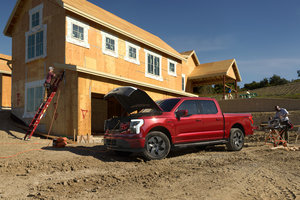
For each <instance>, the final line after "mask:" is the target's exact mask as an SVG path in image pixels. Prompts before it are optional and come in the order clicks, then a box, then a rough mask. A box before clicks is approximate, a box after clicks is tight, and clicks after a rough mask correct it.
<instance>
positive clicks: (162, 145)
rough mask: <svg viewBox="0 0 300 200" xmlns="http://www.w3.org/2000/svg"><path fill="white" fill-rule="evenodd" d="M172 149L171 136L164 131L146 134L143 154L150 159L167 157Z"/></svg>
mask: <svg viewBox="0 0 300 200" xmlns="http://www.w3.org/2000/svg"><path fill="white" fill-rule="evenodd" d="M170 149H171V145H170V140H169V138H168V137H167V136H166V135H165V134H164V133H162V132H159V131H153V132H150V133H149V134H148V135H147V136H146V140H145V146H144V150H143V155H144V157H145V158H146V159H148V160H160V159H164V158H165V157H167V155H168V154H169V152H170Z"/></svg>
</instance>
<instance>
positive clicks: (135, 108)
mask: <svg viewBox="0 0 300 200" xmlns="http://www.w3.org/2000/svg"><path fill="white" fill-rule="evenodd" d="M109 98H115V99H116V100H117V101H118V102H119V103H120V104H121V105H122V107H123V108H124V109H125V111H126V112H127V113H126V115H125V116H118V117H113V118H111V119H108V120H106V122H105V135H104V144H105V146H106V147H107V149H110V150H113V151H117V152H141V153H142V154H143V156H144V157H145V158H146V159H149V160H153V159H163V158H165V157H166V156H167V155H168V154H169V152H170V150H171V149H172V148H174V147H185V146H195V145H202V146H207V145H218V144H226V146H227V149H228V150H232V151H239V150H241V149H242V148H243V146H244V138H245V136H247V135H251V134H253V127H252V125H253V120H252V115H251V114H244V113H243V114H242V113H238V114H231V113H230V114H229V113H222V111H221V109H220V106H219V104H218V102H217V101H216V100H215V99H212V98H203V97H180V98H170V99H164V100H160V101H157V102H154V101H153V100H152V99H151V98H150V97H149V96H148V94H147V93H146V92H144V91H142V90H140V89H137V88H134V87H120V88H116V89H114V90H112V91H111V92H109V93H108V94H107V95H106V96H105V99H109Z"/></svg>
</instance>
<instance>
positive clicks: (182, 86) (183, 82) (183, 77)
mask: <svg viewBox="0 0 300 200" xmlns="http://www.w3.org/2000/svg"><path fill="white" fill-rule="evenodd" d="M181 89H182V91H185V74H182V75H181Z"/></svg>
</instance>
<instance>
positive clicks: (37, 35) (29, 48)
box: [25, 4, 47, 62]
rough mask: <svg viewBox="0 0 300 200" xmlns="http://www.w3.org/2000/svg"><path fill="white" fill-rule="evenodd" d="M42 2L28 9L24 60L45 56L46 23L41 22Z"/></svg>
mask: <svg viewBox="0 0 300 200" xmlns="http://www.w3.org/2000/svg"><path fill="white" fill-rule="evenodd" d="M42 16H43V4H40V5H38V6H36V7H34V8H33V9H31V10H30V11H29V21H30V27H29V28H30V29H29V31H27V32H26V33H25V37H26V47H25V61H26V62H29V61H32V60H35V59H39V58H44V57H46V51H47V40H46V39H47V25H46V24H42Z"/></svg>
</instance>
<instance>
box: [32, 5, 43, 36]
mask: <svg viewBox="0 0 300 200" xmlns="http://www.w3.org/2000/svg"><path fill="white" fill-rule="evenodd" d="M43 8H44V4H40V5H38V6H36V7H34V8H32V9H30V10H29V30H32V31H36V29H39V28H40V27H41V26H42V24H43V21H42V20H43ZM37 12H39V13H40V16H39V17H40V19H39V20H40V21H39V25H38V26H35V27H32V15H33V14H35V13H37Z"/></svg>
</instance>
